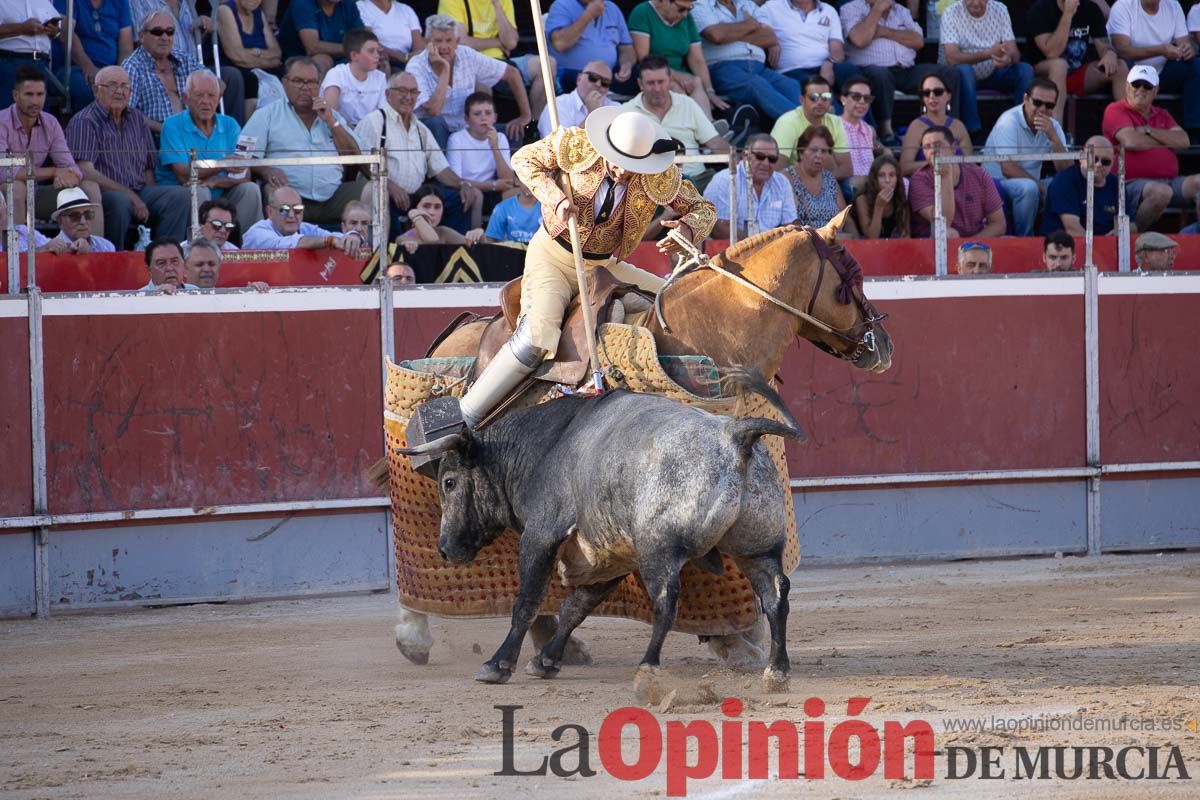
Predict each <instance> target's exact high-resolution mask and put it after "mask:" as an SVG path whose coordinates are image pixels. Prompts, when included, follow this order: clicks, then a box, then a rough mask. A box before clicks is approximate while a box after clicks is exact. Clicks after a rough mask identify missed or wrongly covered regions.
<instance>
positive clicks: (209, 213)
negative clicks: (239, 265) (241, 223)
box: [198, 197, 238, 250]
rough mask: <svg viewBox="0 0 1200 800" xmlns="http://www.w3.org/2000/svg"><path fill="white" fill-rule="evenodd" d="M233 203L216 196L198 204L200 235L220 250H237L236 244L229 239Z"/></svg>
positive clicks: (232, 223) (231, 230)
mask: <svg viewBox="0 0 1200 800" xmlns="http://www.w3.org/2000/svg"><path fill="white" fill-rule="evenodd" d="M233 212H234V208H233V204H232V203H230V202H229V201H228V200H226V199H225V198H224V197H216V198H213V199H212V200H209V201H208V202H206V203H202V204H201V205H200V211H199V215H198V216H199V218H200V235H201V236H202V237H204V238H205V239H207V240H208V241H210V242H213V243H215V244H216V245H217V246H218V247H220V248H221V249H222V250H237V249H238V246H237V245H236V244H234V243H233V242H231V241H229V235H230V234H231V233H233V226H234V221H233Z"/></svg>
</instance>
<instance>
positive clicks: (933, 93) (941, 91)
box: [921, 86, 946, 97]
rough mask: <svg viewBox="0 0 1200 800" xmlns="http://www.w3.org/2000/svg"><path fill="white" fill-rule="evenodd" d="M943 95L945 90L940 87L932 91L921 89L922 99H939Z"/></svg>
mask: <svg viewBox="0 0 1200 800" xmlns="http://www.w3.org/2000/svg"><path fill="white" fill-rule="evenodd" d="M945 93H946V90H945V89H943V88H942V87H941V86H938V87H937V88H934V89H922V90H921V96H922V97H941V96H942V95H944V94H945Z"/></svg>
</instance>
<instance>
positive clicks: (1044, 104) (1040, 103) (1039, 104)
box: [1029, 97, 1057, 111]
mask: <svg viewBox="0 0 1200 800" xmlns="http://www.w3.org/2000/svg"><path fill="white" fill-rule="evenodd" d="M1029 102H1030V103H1031V104H1032V105H1033V107H1034V108H1044V109H1045V110H1047V111H1049V110H1050V109H1052V108H1054V103H1052V102H1050V101H1048V100H1038V99H1036V98H1033V97H1031V98H1029ZM1055 102H1057V101H1055Z"/></svg>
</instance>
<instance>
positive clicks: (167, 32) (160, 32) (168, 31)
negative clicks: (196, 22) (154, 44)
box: [146, 28, 175, 36]
mask: <svg viewBox="0 0 1200 800" xmlns="http://www.w3.org/2000/svg"><path fill="white" fill-rule="evenodd" d="M146 33H148V34H150V35H151V36H174V35H175V29H174V28H146Z"/></svg>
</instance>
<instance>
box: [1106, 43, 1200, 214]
mask: <svg viewBox="0 0 1200 800" xmlns="http://www.w3.org/2000/svg"><path fill="white" fill-rule="evenodd" d="M1157 96H1158V71H1157V70H1155V69H1154V68H1153V67H1150V66H1147V65H1145V64H1138V65H1137V66H1135V67H1133V68H1131V69H1130V70H1129V78H1128V81H1127V82H1126V84H1125V99H1124V100H1120V101H1117V102H1115V103H1110V104H1109V106H1108V108H1106V109H1104V123H1103V126H1102V130H1103V132H1104V135H1105V136H1106V137H1107V138H1108V139H1109V140H1111V141H1112V143H1113V144H1114V145H1119V144H1123V145H1125V179H1126V182H1125V206H1126V207H1127V208H1130V209H1137V216H1136V218H1135V220H1134V224H1136V225H1137V229H1138V230H1139V231H1144V230H1146V229H1147V228H1149V227H1150V226H1151V225H1153V224H1154V222H1155V221H1156V220H1157V219H1158V218H1159V217H1160V216H1162V212H1163V210H1164V209H1166V208H1167V206H1177V207H1186V206H1188V205H1190V204H1193V203H1195V204H1196V206H1197V209H1198V210H1200V197H1197V195H1198V194H1200V175H1189V176H1187V177H1186V178H1185V177H1183V176H1181V175H1180V174H1179V159H1178V158H1176V156H1175V152H1176V151H1179V150H1186V149H1187V147H1188V145H1189V144H1190V143H1189V141H1188V135H1187V132H1186V131H1185V130H1184V129H1183V128H1181V127H1180V126H1179V123H1178V122H1176V121H1175V119H1174V117H1172V116H1171V114H1170V112H1168V111H1167V110H1166V109H1164V108H1155V106H1154V99H1155V98H1156V97H1157Z"/></svg>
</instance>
